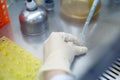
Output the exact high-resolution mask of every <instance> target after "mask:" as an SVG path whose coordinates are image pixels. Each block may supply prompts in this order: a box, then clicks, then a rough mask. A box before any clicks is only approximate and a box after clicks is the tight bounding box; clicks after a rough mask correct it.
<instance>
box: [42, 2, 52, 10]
mask: <svg viewBox="0 0 120 80" xmlns="http://www.w3.org/2000/svg"><path fill="white" fill-rule="evenodd" d="M44 4H45V8H46V10H47V11H53V8H54V1H53V0H45V1H44Z"/></svg>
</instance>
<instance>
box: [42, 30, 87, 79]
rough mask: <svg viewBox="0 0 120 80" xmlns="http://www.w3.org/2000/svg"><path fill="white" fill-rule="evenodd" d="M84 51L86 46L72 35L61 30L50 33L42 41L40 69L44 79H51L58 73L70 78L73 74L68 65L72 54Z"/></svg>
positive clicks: (72, 56)
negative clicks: (42, 56) (41, 64)
mask: <svg viewBox="0 0 120 80" xmlns="http://www.w3.org/2000/svg"><path fill="white" fill-rule="evenodd" d="M86 52H87V48H86V47H85V46H83V45H82V42H80V41H79V40H78V39H77V38H76V37H74V36H73V35H71V34H67V33H63V32H58V33H52V34H51V35H50V37H49V38H48V39H47V40H46V41H45V43H44V65H43V66H42V68H41V70H40V72H41V74H43V75H44V80H51V79H53V78H54V77H56V76H58V75H62V76H64V78H65V76H66V77H68V78H71V79H72V78H73V77H70V76H74V75H73V73H72V71H71V70H70V66H71V63H72V61H73V59H74V56H76V55H83V54H84V53H86ZM68 75H69V76H68ZM59 77H60V76H59Z"/></svg>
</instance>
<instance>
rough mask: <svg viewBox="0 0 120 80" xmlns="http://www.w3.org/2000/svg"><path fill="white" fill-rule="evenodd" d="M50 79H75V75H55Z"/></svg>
mask: <svg viewBox="0 0 120 80" xmlns="http://www.w3.org/2000/svg"><path fill="white" fill-rule="evenodd" d="M50 80H76V79H75V77H73V76H71V75H67V74H61V75H56V76H54V77H53V78H51V79H50Z"/></svg>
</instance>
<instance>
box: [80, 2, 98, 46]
mask: <svg viewBox="0 0 120 80" xmlns="http://www.w3.org/2000/svg"><path fill="white" fill-rule="evenodd" d="M98 2H99V0H94V2H93V4H92V7H91V9H90V12H89V14H88V17H87V19H86V21H85V24H84V27H83V30H82V33H81V39H82V41H83V44H84V45H85V44H86V33H87V31H88V25H89V23H90V21H91V19H92V16H93V13H94V11H95V9H96V7H97V4H98Z"/></svg>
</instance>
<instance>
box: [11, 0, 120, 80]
mask: <svg viewBox="0 0 120 80" xmlns="http://www.w3.org/2000/svg"><path fill="white" fill-rule="evenodd" d="M23 8H25V3H24V0H15V2H14V4H13V5H12V6H11V7H10V8H9V12H10V17H11V26H12V29H13V33H14V40H15V42H16V43H17V44H19V45H20V46H21V47H23V48H24V49H26V50H28V51H29V52H31V53H32V54H33V55H35V56H36V57H38V58H40V59H43V42H44V40H45V39H46V38H47V37H48V36H49V34H50V33H51V32H61V31H62V32H68V33H71V34H73V35H75V36H77V37H78V38H80V33H81V30H82V28H83V27H82V26H83V25H81V24H78V23H76V22H75V21H72V22H69V21H66V20H65V19H63V18H62V17H61V15H60V9H59V0H55V7H54V12H50V13H48V29H47V32H46V33H45V34H43V35H42V34H41V35H40V36H35V37H28V36H23V35H22V33H21V31H20V23H19V14H20V12H21V10H22V9H23ZM119 32H120V6H119V5H116V4H114V3H112V4H111V3H110V0H102V6H101V10H100V13H99V15H98V18H97V19H96V20H95V21H93V22H92V23H91V24H90V25H89V32H88V40H87V47H88V48H89V51H88V53H87V54H86V55H85V56H84V57H81V58H79V59H77V60H76V62H75V64H74V66H73V72H74V74H75V75H76V76H77V77H79V78H80V77H82V76H83V75H84V73H86V72H87V71H88V69H89V68H90V67H91V66H92V65H93V64H95V62H97V60H98V59H100V57H101V56H103V55H105V53H102V51H105V50H106V49H108V47H109V46H110V44H112V43H113V42H114V41H115V39H116V37H117V36H118V35H119Z"/></svg>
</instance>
